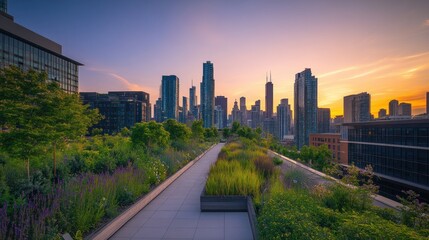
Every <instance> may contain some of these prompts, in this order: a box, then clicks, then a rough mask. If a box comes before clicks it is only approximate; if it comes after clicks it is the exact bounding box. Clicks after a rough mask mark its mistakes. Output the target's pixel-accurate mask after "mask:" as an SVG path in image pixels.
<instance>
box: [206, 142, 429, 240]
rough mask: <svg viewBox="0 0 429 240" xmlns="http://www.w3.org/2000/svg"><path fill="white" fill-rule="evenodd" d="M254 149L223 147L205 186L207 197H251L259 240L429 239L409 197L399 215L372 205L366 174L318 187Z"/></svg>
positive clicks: (427, 226)
mask: <svg viewBox="0 0 429 240" xmlns="http://www.w3.org/2000/svg"><path fill="white" fill-rule="evenodd" d="M260 143H261V141H259V140H257V139H255V138H250V139H249V138H244V137H241V138H238V139H236V140H233V141H232V142H230V143H228V144H227V145H225V146H224V148H223V149H222V150H221V152H220V154H219V157H218V161H217V162H216V164H214V165H213V166H212V167H211V169H210V174H209V177H208V180H207V183H206V194H208V195H249V196H252V197H253V199H254V204H255V209H256V214H257V222H258V223H257V229H258V231H259V237H260V239H427V238H428V237H429V217H428V214H427V213H428V212H429V211H428V206H427V205H425V204H424V203H420V202H418V200H416V198H415V196H412V195H410V196H409V198H408V199H402V200H403V201H402V202H403V203H404V204H405V205H404V206H405V207H404V209H402V210H401V211H395V210H391V209H381V208H379V207H376V206H373V205H372V198H371V195H372V194H374V193H376V191H377V187H376V186H374V184H373V183H372V173H371V169H370V168H368V169H367V171H366V172H367V175H366V177H365V178H363V179H362V178H360V177H359V176H358V173H359V171H358V170H357V168H356V167H351V168H350V169H349V171H348V172H347V173H346V174H345V175H344V177H343V180H342V181H343V183H344V184H339V183H336V182H332V181H328V180H327V179H321V182H318V181H315V180H314V179H310V178H308V175H307V174H308V173H306V172H305V170H303V169H300V168H294V167H288V166H285V164H286V163H283V162H282V161H281V160H280V159H278V158H276V157H274V158H272V157H270V154H269V153H268V149H267V148H266V146H267V144H265V146H261V144H260ZM316 151H320V152H323V151H324V150H323V149H321V150H319V149H316ZM321 155H322V154H321ZM315 156H316V157H317V156H318V155H315ZM319 156H320V155H319ZM313 157H314V156H313ZM313 163H314V162H313ZM319 166H320V165H319ZM325 169H326V168H325ZM362 181H363V182H362ZM359 183H360V184H359Z"/></svg>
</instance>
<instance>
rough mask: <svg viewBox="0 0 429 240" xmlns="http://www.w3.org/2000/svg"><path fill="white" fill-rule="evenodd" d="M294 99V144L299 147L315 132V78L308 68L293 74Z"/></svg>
mask: <svg viewBox="0 0 429 240" xmlns="http://www.w3.org/2000/svg"><path fill="white" fill-rule="evenodd" d="M294 99H295V104H294V105H295V107H294V116H295V117H294V120H295V124H294V127H295V144H296V146H297V147H298V149H301V147H302V146H304V145H308V142H309V136H310V133H316V132H317V78H316V77H315V76H313V75H312V74H311V69H310V68H306V69H305V70H304V71H302V72H300V73H297V74H296V75H295V84H294Z"/></svg>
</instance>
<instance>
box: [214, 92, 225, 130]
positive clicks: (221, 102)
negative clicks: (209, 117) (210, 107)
mask: <svg viewBox="0 0 429 240" xmlns="http://www.w3.org/2000/svg"><path fill="white" fill-rule="evenodd" d="M215 106H220V107H221V108H222V124H217V123H218V122H217V120H216V117H215V123H214V124H215V125H216V124H217V125H218V126H219V128H226V125H227V123H228V118H227V117H228V116H227V115H228V98H226V97H224V96H217V97H216V98H215Z"/></svg>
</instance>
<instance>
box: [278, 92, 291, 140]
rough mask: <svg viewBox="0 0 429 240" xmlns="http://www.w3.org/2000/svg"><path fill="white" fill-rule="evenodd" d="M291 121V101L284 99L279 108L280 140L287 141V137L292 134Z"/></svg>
mask: <svg viewBox="0 0 429 240" xmlns="http://www.w3.org/2000/svg"><path fill="white" fill-rule="evenodd" d="M291 119H292V114H291V109H290V105H289V100H288V99H287V98H284V99H282V100H280V104H279V105H278V106H277V126H278V127H277V130H278V131H277V138H278V139H279V140H283V139H285V136H286V135H289V134H290V123H291Z"/></svg>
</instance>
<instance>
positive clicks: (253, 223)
mask: <svg viewBox="0 0 429 240" xmlns="http://www.w3.org/2000/svg"><path fill="white" fill-rule="evenodd" d="M247 215H248V216H249V221H250V227H251V228H252V235H253V239H254V240H257V239H258V238H259V232H258V228H257V227H256V225H257V223H258V222H257V220H256V212H255V208H254V207H253V201H252V198H251V197H247Z"/></svg>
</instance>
